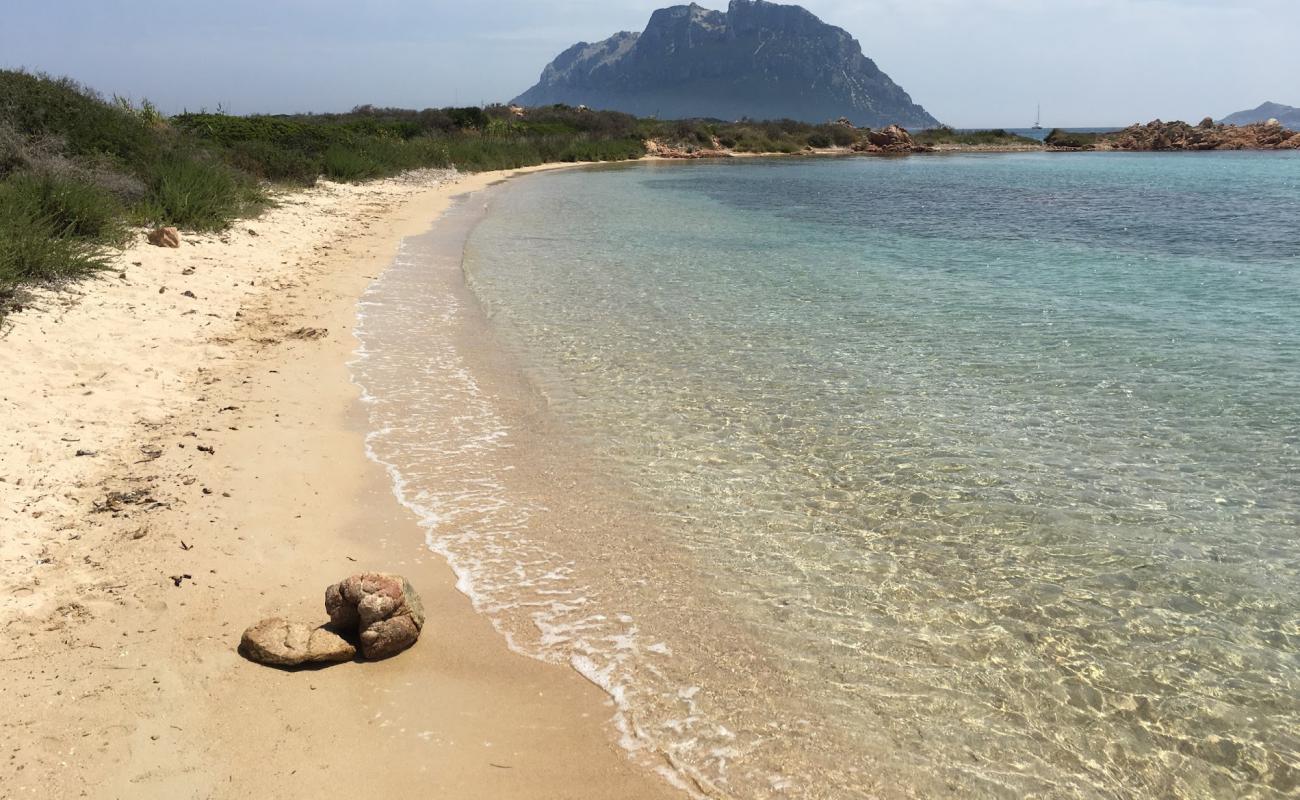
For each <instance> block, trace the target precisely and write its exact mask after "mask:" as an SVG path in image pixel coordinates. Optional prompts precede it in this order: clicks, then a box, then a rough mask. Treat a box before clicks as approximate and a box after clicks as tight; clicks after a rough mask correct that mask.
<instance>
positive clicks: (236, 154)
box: [230, 141, 324, 186]
mask: <svg viewBox="0 0 1300 800" xmlns="http://www.w3.org/2000/svg"><path fill="white" fill-rule="evenodd" d="M230 163H231V164H232V165H233V166H234V167H235V168H236V169H240V170H243V171H244V172H247V173H248V174H250V175H254V176H256V177H258V178H262V179H263V180H268V181H272V182H273V183H290V184H296V185H300V186H313V185H315V183H316V179H317V178H318V177H320V175H321V173H322V172H324V164H323V161H322V159H321V158H320V157H319V156H313V155H310V154H308V153H306V152H303V151H301V150H293V149H290V148H287V147H281V146H279V145H277V144H275V143H274V142H264V141H245V142H236V143H235V144H232V145H231V146H230Z"/></svg>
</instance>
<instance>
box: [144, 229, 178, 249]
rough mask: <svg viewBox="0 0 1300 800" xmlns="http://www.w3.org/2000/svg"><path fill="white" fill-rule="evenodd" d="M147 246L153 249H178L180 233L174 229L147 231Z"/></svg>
mask: <svg viewBox="0 0 1300 800" xmlns="http://www.w3.org/2000/svg"><path fill="white" fill-rule="evenodd" d="M148 239H149V244H151V245H153V246H155V247H180V246H181V232H180V231H178V230H176V229H175V228H170V227H169V228H158V229H156V230H152V231H149V235H148Z"/></svg>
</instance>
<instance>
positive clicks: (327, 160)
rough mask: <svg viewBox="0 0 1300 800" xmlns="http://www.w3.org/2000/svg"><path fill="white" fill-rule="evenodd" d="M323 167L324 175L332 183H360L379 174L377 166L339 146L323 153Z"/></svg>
mask: <svg viewBox="0 0 1300 800" xmlns="http://www.w3.org/2000/svg"><path fill="white" fill-rule="evenodd" d="M323 166H324V171H325V174H326V175H327V176H328V177H329V179H330V180H334V181H360V180H365V179H366V178H372V177H374V176H375V175H378V174H379V165H377V164H376V163H375V162H373V161H371V160H370V159H369V158H367V157H366V156H365V155H363V154H361V153H359V152H358V151H357V150H355V149H353V148H350V147H346V146H344V145H341V144H336V145H334V146H333V147H331V148H330V149H328V150H326V151H325V156H324V160H323Z"/></svg>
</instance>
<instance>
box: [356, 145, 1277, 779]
mask: <svg viewBox="0 0 1300 800" xmlns="http://www.w3.org/2000/svg"><path fill="white" fill-rule="evenodd" d="M360 317H361V321H360V326H359V337H360V340H361V348H360V350H359V353H358V357H357V361H356V362H355V363H354V364H353V370H354V375H355V378H356V380H357V382H358V383H359V384H360V385H361V386H362V387H363V388H364V390H365V397H366V406H367V413H368V418H369V423H370V434H369V438H368V444H369V447H370V451H371V455H372V456H373V457H374V458H375V459H376V460H378V461H379V462H381V463H382V464H384V465H385V466H386V468H387V469H388V470H389V472H390V474H391V475H392V477H393V482H394V490H395V492H396V493H397V495H398V497H399V498H400V499H401V500H402V502H404V503H405V504H407V505H408V506H409V507H410V508H411V509H413V510H414V511H415V512H416V513H417V514H418V515H419V516H420V518H421V520H422V522H423V524H424V528H425V530H426V532H427V544H428V546H429V547H430V548H432V549H433V550H435V551H437V552H439V553H441V554H442V555H444V556H445V557H446V558H447V560H448V561H449V563H450V564H451V565H452V567H453V568H454V569H455V570H456V572H457V575H458V576H459V586H460V588H461V589H462V591H464V592H465V593H466V594H467V595H468V596H469V597H470V598H471V599H472V601H473V602H474V604H475V606H476V608H478V609H479V610H480V611H481V612H482V613H484V614H486V615H488V616H489V617H490V618H491V619H492V620H493V622H494V624H495V625H496V626H497V629H498V630H499V631H500V632H501V633H502V635H503V636H504V637H505V638H506V639H507V641H508V642H509V644H510V646H511V647H513V648H514V649H516V650H518V651H520V652H523V653H526V654H528V655H531V656H534V657H536V658H539V659H544V660H548V661H552V662H556V663H563V664H568V665H571V666H572V667H573V668H574V669H576V670H578V671H579V672H581V673H582V674H583V675H584V676H586V677H587V678H588V679H590V680H591V681H592V682H594V683H596V684H597V685H599V686H600V687H601V688H602V689H603V690H604V691H605V692H606V693H607V694H608V697H609V714H610V719H609V723H608V725H609V730H610V733H611V736H613V737H614V738H615V740H616V741H617V742H618V743H619V744H621V745H622V746H623V747H624V748H625V749H626V750H627V753H628V757H629V758H631V759H633V760H635V761H637V762H638V763H640V764H643V765H644V766H645V767H646V768H647V769H652V770H656V771H657V772H659V773H660V774H662V775H663V777H664V779H665V780H668V781H670V782H672V783H674V784H675V785H677V786H679V787H681V789H682V791H683V793H684V795H690V796H695V797H712V798H878V797H879V798H894V797H898V798H913V797H917V798H932V797H954V798H1026V797H1035V798H1228V797H1232V798H1245V797H1250V798H1283V797H1295V796H1297V794H1298V793H1300V154H1281V153H1195V154H1175V153H1170V154H1164V153H1010V154H955V155H934V156H924V157H907V158H882V157H845V158H788V159H771V160H766V159H743V160H742V159H736V160H731V161H706V162H696V163H685V164H682V163H671V164H668V163H634V164H627V165H612V166H603V167H594V168H582V169H572V170H565V171H559V172H554V173H542V174H536V175H532V176H527V177H522V178H518V179H514V180H511V181H509V182H508V183H505V184H503V185H500V186H496V187H493V188H491V189H488V190H486V191H484V192H480V193H477V194H473V195H469V196H466V197H464V198H462V199H461V200H460V201H458V203H457V204H456V205H455V206H454V207H453V208H452V209H451V210H450V211H449V212H447V214H446V216H445V217H444V218H442V219H441V220H439V221H438V223H437V224H436V225H435V226H434V228H433V230H432V231H431V232H430V233H428V234H425V235H424V236H421V237H413V238H411V239H408V240H407V241H406V242H405V243H404V245H403V249H402V252H401V253H400V255H399V256H398V258H397V260H396V261H395V262H394V264H393V265H392V267H391V268H390V269H389V270H388V271H387V272H385V273H384V274H383V275H382V276H381V277H380V278H379V279H378V280H376V282H375V283H374V285H373V286H372V287H371V288H370V290H369V291H368V292H367V294H366V296H365V299H364V300H363V302H362V305H361V313H360ZM564 757H565V756H564V754H563V753H557V754H556V758H557V759H563V758H564Z"/></svg>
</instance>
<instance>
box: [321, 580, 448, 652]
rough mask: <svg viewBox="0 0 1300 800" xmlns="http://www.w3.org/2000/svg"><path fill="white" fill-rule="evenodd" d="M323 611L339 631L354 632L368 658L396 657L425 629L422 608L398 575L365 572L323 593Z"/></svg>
mask: <svg viewBox="0 0 1300 800" xmlns="http://www.w3.org/2000/svg"><path fill="white" fill-rule="evenodd" d="M325 611H326V612H328V613H329V615H330V624H331V626H332V627H333V628H334V629H335V630H337V631H340V632H344V633H348V632H351V631H356V632H357V638H358V639H359V640H360V642H361V654H362V655H363V656H365V657H366V658H368V659H381V658H388V657H389V656H395V655H397V654H398V653H400V652H402V651H403V650H405V649H406V648H408V647H410V646H411V645H413V644H415V640H416V639H418V638H420V630H421V629H422V628H423V627H424V606H423V605H422V604H421V603H420V596H419V595H418V594H416V592H415V589H413V588H411V584H410V582H409V581H407V580H406V578H403V577H402V576H401V575H390V574H387V573H383V572H364V573H361V574H359V575H353V576H352V577H350V578H347V579H345V580H342V581H340V582H338V583H336V584H334V585H333V586H331V587H329V588H328V589H326V590H325Z"/></svg>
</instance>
